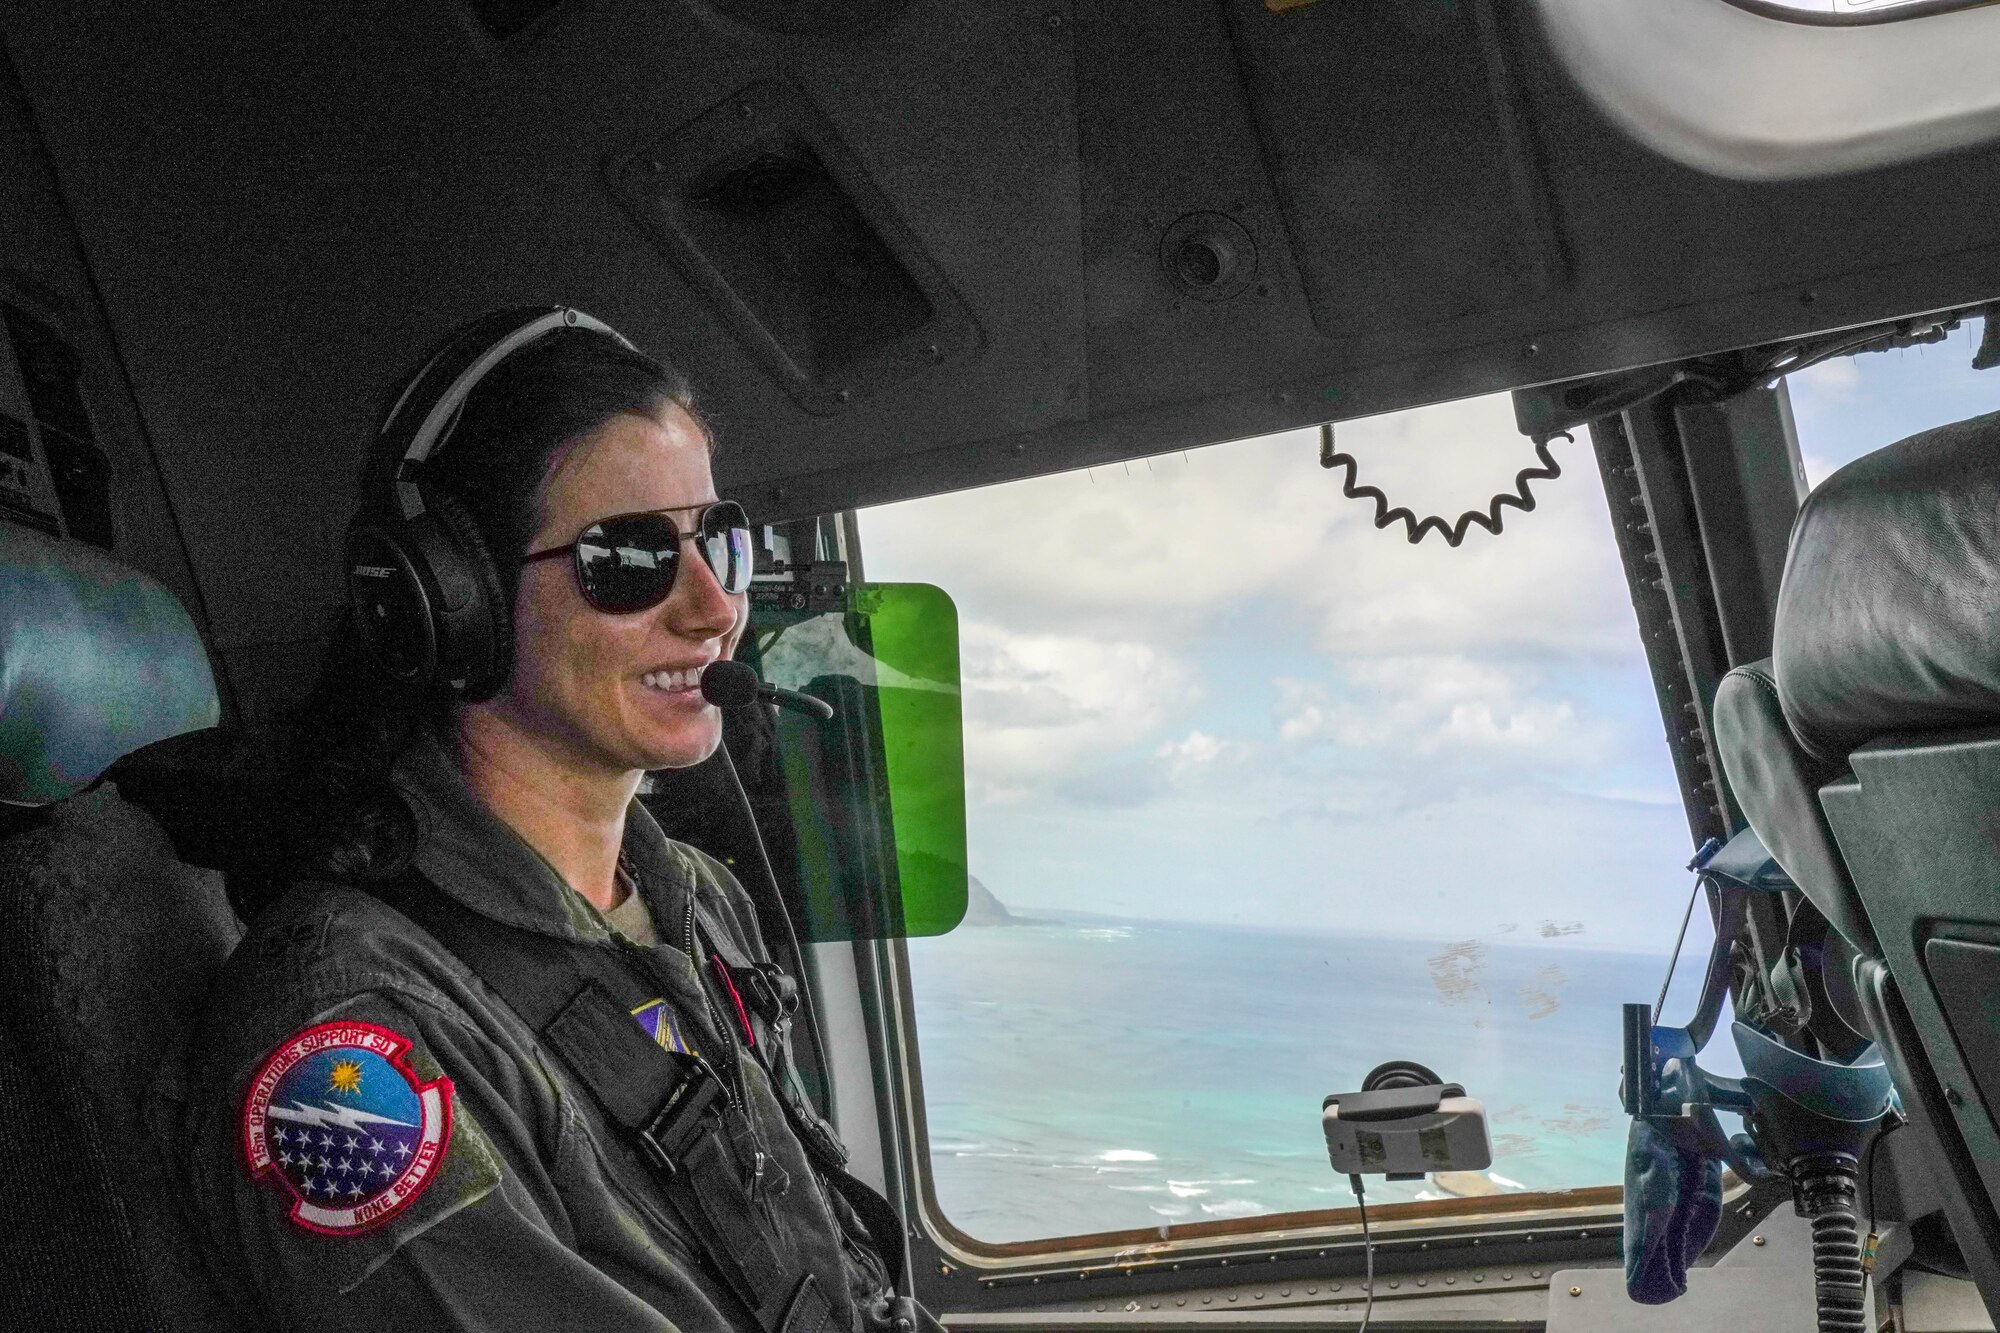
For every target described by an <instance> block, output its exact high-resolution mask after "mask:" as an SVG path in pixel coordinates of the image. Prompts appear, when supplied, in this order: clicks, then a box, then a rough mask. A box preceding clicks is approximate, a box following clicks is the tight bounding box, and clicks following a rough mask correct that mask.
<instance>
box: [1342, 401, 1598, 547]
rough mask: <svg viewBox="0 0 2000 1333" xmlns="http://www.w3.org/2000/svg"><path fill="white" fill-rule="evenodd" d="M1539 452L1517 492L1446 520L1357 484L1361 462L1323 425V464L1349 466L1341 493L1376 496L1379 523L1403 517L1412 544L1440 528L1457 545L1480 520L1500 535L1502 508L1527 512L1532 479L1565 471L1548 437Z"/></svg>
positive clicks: (1517, 482) (1519, 476) (1518, 480)
mask: <svg viewBox="0 0 2000 1333" xmlns="http://www.w3.org/2000/svg"><path fill="white" fill-rule="evenodd" d="M1557 434H1559V435H1561V436H1562V438H1563V439H1565V440H1569V441H1571V442H1572V443H1574V437H1573V436H1571V435H1570V433H1569V432H1568V431H1558V432H1557ZM1554 438H1555V436H1550V437H1549V439H1554ZM1535 456H1536V457H1537V458H1539V459H1541V460H1542V465H1541V466H1540V467H1524V468H1522V469H1521V470H1520V471H1519V472H1517V473H1515V474H1514V490H1513V493H1511V494H1504V495H1496V496H1494V497H1493V499H1492V501H1491V502H1490V503H1488V504H1487V506H1486V508H1485V509H1484V510H1483V511H1482V510H1478V509H1468V510H1466V511H1465V512H1464V513H1463V514H1460V515H1459V516H1458V518H1457V520H1456V521H1454V522H1452V523H1446V522H1445V521H1444V520H1443V519H1442V518H1439V517H1438V516H1437V515H1436V514H1432V515H1430V516H1429V517H1427V518H1423V519H1419V518H1418V517H1417V516H1416V515H1415V514H1414V513H1412V512H1411V511H1410V510H1408V509H1405V508H1403V507H1402V506H1400V505H1399V506H1397V507H1396V508H1394V509H1391V508H1390V507H1389V497H1388V496H1386V495H1384V494H1383V493H1382V490H1381V488H1380V487H1378V486H1362V485H1359V484H1357V482H1358V479H1359V477H1360V471H1361V465H1360V463H1359V462H1358V461H1357V460H1356V459H1355V457H1354V455H1353V454H1349V453H1342V452H1341V451H1340V450H1339V449H1337V448H1335V447H1334V443H1333V424H1332V423H1331V422H1328V423H1327V424H1325V425H1323V426H1321V427H1320V428H1319V465H1320V466H1321V467H1324V468H1336V467H1345V468H1346V469H1347V476H1346V477H1344V478H1343V479H1342V480H1341V483H1340V490H1341V493H1342V494H1343V495H1345V496H1346V497H1347V498H1348V499H1350V500H1373V501H1374V502H1375V526H1376V527H1378V528H1386V527H1388V526H1389V525H1390V524H1391V523H1394V522H1396V521H1397V520H1399V519H1400V520H1401V521H1402V524H1403V530H1404V531H1405V532H1406V533H1408V534H1409V538H1410V545H1412V546H1414V545H1416V544H1417V543H1418V542H1420V541H1422V540H1423V539H1424V536H1425V535H1426V534H1427V533H1431V532H1436V533H1438V534H1439V535H1440V536H1442V537H1443V538H1444V544H1445V545H1446V546H1457V545H1458V544H1459V543H1460V542H1462V541H1464V540H1465V534H1466V531H1467V530H1468V529H1469V528H1470V527H1471V526H1472V525H1473V524H1474V523H1477V524H1478V525H1479V526H1480V527H1482V528H1484V529H1486V530H1487V531H1488V532H1490V533H1492V534H1493V535H1494V536H1496V537H1497V536H1499V535H1500V527H1501V522H1502V517H1503V516H1502V514H1501V512H1500V511H1501V510H1503V509H1519V510H1521V511H1522V512H1523V513H1526V512H1528V511H1529V510H1532V509H1533V508H1534V507H1535V493H1534V491H1533V490H1531V489H1530V488H1529V485H1528V483H1529V482H1533V481H1554V480H1555V479H1556V478H1557V477H1560V476H1561V475H1562V467H1561V465H1559V464H1558V463H1557V462H1556V460H1555V457H1554V455H1552V454H1550V453H1549V441H1548V440H1536V441H1535Z"/></svg>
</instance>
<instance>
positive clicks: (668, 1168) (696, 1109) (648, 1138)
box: [639, 1065, 723, 1176]
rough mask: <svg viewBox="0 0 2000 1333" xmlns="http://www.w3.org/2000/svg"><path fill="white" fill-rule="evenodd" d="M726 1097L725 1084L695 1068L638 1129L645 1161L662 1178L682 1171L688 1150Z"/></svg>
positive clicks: (701, 1067) (691, 1069)
mask: <svg viewBox="0 0 2000 1333" xmlns="http://www.w3.org/2000/svg"><path fill="white" fill-rule="evenodd" d="M722 1095H723V1087H722V1081H721V1080H720V1079H718V1078H716V1077H714V1076H713V1075H711V1074H710V1073H709V1072H708V1070H707V1069H706V1068H705V1067H703V1066H701V1065H692V1066H690V1067H689V1068H688V1070H687V1072H686V1074H685V1075H683V1077H682V1078H681V1081H680V1082H679V1083H678V1084H676V1085H675V1086H674V1090H673V1091H672V1092H670V1093H668V1094H667V1100H666V1102H665V1103H664V1104H663V1105H662V1106H661V1107H660V1109H659V1111H658V1112H656V1113H655V1114H654V1116H653V1118H652V1119H651V1120H648V1121H647V1122H646V1123H645V1124H644V1125H641V1126H640V1127H639V1146H640V1148H641V1149H642V1150H643V1151H644V1153H645V1155H646V1160H647V1161H649V1162H651V1163H652V1164H653V1165H654V1166H655V1167H657V1168H658V1169H659V1171H660V1173H661V1174H662V1175H665V1176H672V1175H674V1174H675V1173H676V1172H678V1171H679V1170H680V1161H681V1159H682V1157H684V1156H685V1155H686V1153H687V1150H688V1147H689V1146H690V1145H691V1144H692V1143H693V1142H694V1141H695V1138H696V1137H697V1136H698V1135H699V1134H700V1133H701V1132H702V1128H703V1122H704V1121H705V1120H707V1119H708V1113H709V1110H710V1108H711V1107H713V1106H714V1105H715V1103H716V1101H717V1100H718V1099H720V1098H721V1097H722Z"/></svg>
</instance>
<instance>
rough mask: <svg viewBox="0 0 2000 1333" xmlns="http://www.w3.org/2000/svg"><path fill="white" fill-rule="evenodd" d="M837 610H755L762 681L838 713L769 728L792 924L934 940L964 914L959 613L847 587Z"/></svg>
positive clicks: (886, 590)
mask: <svg viewBox="0 0 2000 1333" xmlns="http://www.w3.org/2000/svg"><path fill="white" fill-rule="evenodd" d="M841 600H842V602H843V605H842V606H841V607H840V608H839V609H835V610H828V611H809V610H808V611H794V610H787V609H783V608H781V607H778V606H773V605H769V604H760V605H757V606H756V607H755V608H754V610H753V612H752V615H751V621H750V627H751V636H750V637H752V638H754V640H755V645H756V647H755V652H756V655H757V659H758V661H757V665H758V669H759V671H760V673H761V674H762V675H763V677H764V679H765V680H766V681H768V682H770V683H771V684H773V685H778V686H782V687H783V688H785V689H789V690H798V691H800V692H802V693H805V694H810V695H813V696H815V697H817V698H820V699H824V700H825V701H826V702H827V703H829V704H831V705H833V707H834V710H835V716H834V718H833V720H832V721H830V722H822V721H820V720H819V719H817V718H813V717H807V716H804V715H802V714H800V713H797V712H794V711H791V710H783V711H781V712H780V714H779V719H778V738H777V741H778V744H777V750H778V756H779V762H780V763H781V764H782V765H783V767H784V773H785V780H786V786H787V788H788V791H789V798H790V803H791V812H792V824H793V828H794V831H795V832H796V834H797V844H798V884H799V887H800V891H801V894H802V897H803V898H804V902H805V913H804V920H803V922H802V923H801V924H802V926H803V927H804V931H805V934H806V936H807V938H809V939H812V940H815V941H828V940H856V939H893V938H898V937H907V936H913V935H942V934H944V933H945V932H946V931H948V930H950V929H952V928H953V927H954V926H956V925H957V924H958V923H959V920H960V918H962V917H963V916H964V915H965V883H966V877H965V733H964V729H963V725H962V722H961V719H960V711H959V667H958V611H957V608H955V607H954V606H953V605H952V602H951V598H950V597H948V596H946V595H945V593H944V591H943V590H942V589H939V588H934V587H931V586H930V585H929V584H924V583H862V584H853V585H850V586H849V587H848V588H846V589H845V590H844V591H843V593H842V594H841ZM746 646H748V645H746ZM741 655H743V656H748V654H747V653H746V654H741Z"/></svg>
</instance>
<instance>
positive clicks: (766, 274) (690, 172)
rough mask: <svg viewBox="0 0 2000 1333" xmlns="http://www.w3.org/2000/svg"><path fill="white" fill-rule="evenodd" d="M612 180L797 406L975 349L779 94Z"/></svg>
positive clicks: (856, 395) (741, 107)
mask: <svg viewBox="0 0 2000 1333" xmlns="http://www.w3.org/2000/svg"><path fill="white" fill-rule="evenodd" d="M610 175H611V178H612V181H613V183H614V186H615V187H616V189H617V192H618V194H619V197H620V199H621V201H622V202H624V204H625V205H626V207H627V208H629V209H630V210H631V211H632V213H633V215H634V216H635V217H637V218H638V219H639V220H640V221H641V222H642V223H644V224H645V226H646V227H647V229H648V230H649V231H650V232H651V233H652V234H653V236H654V237H655V238H656V239H657V240H659V241H660V242H661V244H662V246H663V247H664V248H665V249H666V250H667V251H668V253H669V254H671V255H672V256H673V258H674V259H675V260H676V262H677V263H678V264H679V265H680V267H681V268H682V270H683V271H684V272H685V273H686V274H687V276H688V278H689V280H690V281H691V282H692V283H693V284H694V285H695V286H696V287H697V288H699V289H701V290H702V291H703V292H704V294H706V295H707V296H708V297H709V299H710V300H711V301H713V302H714V303H715V305H716V306H717V308H718V309H719V310H720V311H721V312H722V313H723V314H724V316H725V317H727V318H728V319H729V321H730V322H731V323H732V324H733V325H734V326H735V327H736V329H737V331H738V333H739V334H741V335H742V337H743V338H744V341H745V342H746V343H748V344H749V346H750V347H751V348H752V350H754V351H755V352H757V353H758V354H759V355H760V357H761V358H762V359H763V360H764V361H765V363H766V364H767V366H768V367H769V368H770V369H771V371H772V372H773V374H774V375H775V376H776V377H777V378H778V379H779V381H780V382H782V383H783V384H784V385H785V387H786V389H787V390H789V391H790V392H791V394H792V396H793V397H794V398H795V399H797V400H798V402H799V405H800V406H802V407H804V408H805V409H806V410H807V411H809V412H814V413H819V414H822V415H824V414H829V413H833V412H838V411H840V410H842V409H843V408H845V407H847V406H849V405H850V404H852V403H854V402H856V401H859V400H860V399H862V398H864V397H866V396H868V395H870V394H872V393H875V392H877V391H879V390H882V389H884V388H887V387H888V386H890V385H892V384H895V383H897V382H899V381H901V380H904V379H908V378H911V377H913V376H917V375H921V374H924V373H927V372H929V371H930V370H932V369H933V368H934V367H937V366H940V365H942V364H944V363H945V362H947V361H950V360H952V359H953V358H954V357H956V356H958V355H959V354H961V353H963V352H966V351H968V350H970V349H972V348H974V347H976V346H977V345H978V341H979V339H978V330H977V326H976V325H975V324H974V323H973V321H972V317H971V314H970V312H969V311H968V310H966V308H965V306H964V303H963V302H962V301H960V300H959V298H958V296H957V295H956V294H955V293H954V292H953V291H952V289H951V286H950V284H949V283H948V282H947V281H946V280H945V277H944V275H943V273H942V272H941V271H940V270H939V269H938V267H937V266H936V264H935V263H933V262H931V260H930V258H929V256H928V255H926V254H925V253H924V251H923V249H922V247H921V246H920V245H919V244H918V242H917V239H916V237H915V236H914V235H913V234H912V233H911V232H910V231H909V229H908V227H907V226H905V225H904V224H903V223H902V222H901V220H900V219H899V218H898V217H897V215H896V213H895V210H894V209H893V208H892V207H891V206H890V204H889V201H888V200H887V199H886V198H884V197H883V195H882V193H881V191H880V190H878V189H877V188H876V187H875V185H874V184H873V182H872V181H870V180H869V179H868V176H867V174H866V172H865V171H864V170H863V168H862V166H861V164H860V163H859V161H857V160H856V159H855V158H854V156H853V155H852V154H851V153H850V152H848V151H847V149H846V148H845V146H844V145H843V144H842V143H841V142H840V140H839V138H838V137H837V136H836V134H835V132H834V130H833V127H832V126H831V125H830V124H829V123H828V122H827V121H826V120H825V118H824V117H823V116H821V115H820V114H819V112H818V110H817V109H816V108H815V107H813V105H812V104H811V103H810V102H808V101H807V100H806V98H805V96H804V95H803V94H801V93H800V92H798V91H797V90H796V89H794V88H792V87H790V86H789V85H784V84H776V83H762V84H757V85H754V86H752V87H750V88H747V89H745V90H744V91H742V92H740V93H738V94H737V95H736V96H735V97H733V98H730V99H729V100H728V101H727V102H724V103H723V104H722V105H720V106H717V107H714V108H712V109H710V110H709V111H707V112H705V113H704V114H702V115H701V116H699V117H697V118H696V119H695V120H693V121H691V122H689V123H688V124H687V125H684V126H682V127H681V128H680V129H678V130H676V131H674V132H673V133H672V134H670V135H668V136H667V137H666V138H665V139H664V140H662V141H660V142H659V143H657V144H654V145H651V146H649V147H647V148H645V149H642V150H641V151H640V152H638V153H636V154H634V155H633V156H632V157H630V158H627V159H625V160H624V161H623V162H621V163H618V164H615V165H613V167H612V168H611V170H610Z"/></svg>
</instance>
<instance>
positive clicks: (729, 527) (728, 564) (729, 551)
mask: <svg viewBox="0 0 2000 1333" xmlns="http://www.w3.org/2000/svg"><path fill="white" fill-rule="evenodd" d="M699 540H700V542H701V556H702V559H703V560H705V561H707V562H708V567H709V568H710V569H711V570H713V571H714V572H715V581H716V582H717V583H719V584H721V585H722V590H723V591H724V592H726V593H731V594H734V593H739V592H742V591H743V590H744V589H746V588H748V587H749V586H750V575H751V573H752V571H753V568H754V564H755V559H754V556H753V555H752V551H751V546H750V519H749V516H748V515H746V514H745V513H744V512H743V506H742V505H740V504H737V503H736V502H735V501H734V500H720V501H717V502H716V503H715V504H712V505H710V506H709V507H708V508H707V509H706V510H705V511H703V513H702V516H701V537H700V538H699Z"/></svg>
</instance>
